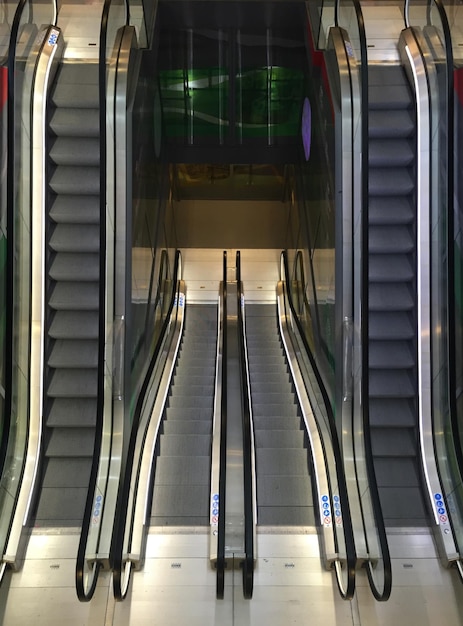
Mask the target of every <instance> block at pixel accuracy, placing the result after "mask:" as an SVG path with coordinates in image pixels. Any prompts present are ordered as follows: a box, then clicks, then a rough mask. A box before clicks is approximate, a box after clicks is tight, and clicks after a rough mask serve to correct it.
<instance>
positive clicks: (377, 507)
mask: <svg viewBox="0 0 463 626" xmlns="http://www.w3.org/2000/svg"><path fill="white" fill-rule="evenodd" d="M340 1H341V0H337V3H336V19H337V18H338V5H339V4H340ZM351 2H352V4H353V6H354V10H355V15H356V18H357V27H358V31H359V42H360V76H361V91H360V100H361V110H362V115H361V133H362V135H361V139H362V141H361V143H362V155H361V164H362V181H361V198H362V215H361V231H362V269H361V291H362V300H361V303H360V310H361V318H362V326H361V343H362V347H361V352H362V372H363V374H362V389H361V394H362V398H361V407H362V410H363V414H362V421H363V434H364V446H365V463H366V469H367V476H368V485H369V489H370V497H371V503H372V508H373V516H374V518H375V524H376V530H377V533H378V540H379V546H380V550H381V556H382V562H383V569H384V584H383V589H382V590H380V589H378V588H377V586H376V583H375V580H374V576H373V564H372V563H371V561H367V562H366V564H365V567H366V571H367V575H368V582H369V584H370V588H371V591H372V593H373V595H374V597H375V598H376V600H378V601H386V600H388V599H389V597H390V595H391V589H392V566H391V558H390V553H389V546H388V542H387V536H386V528H385V526H384V518H383V512H382V507H381V502H380V499H379V493H378V484H377V481H376V473H375V468H374V462H373V451H372V445H371V434H370V413H369V394H370V390H369V374H368V373H369V323H368V320H369V317H368V316H369V287H368V284H369V249H368V242H369V210H368V208H369V194H368V172H369V123H368V106H369V105H368V48H367V39H366V34H365V23H364V19H363V13H362V9H361V6H360V2H359V0H351ZM336 25H337V26H338V25H339V24H336Z"/></svg>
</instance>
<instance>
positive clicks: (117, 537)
mask: <svg viewBox="0 0 463 626" xmlns="http://www.w3.org/2000/svg"><path fill="white" fill-rule="evenodd" d="M179 270H180V251H179V250H176V253H175V261H174V267H173V273H172V274H173V280H172V292H171V296H170V302H169V308H168V311H167V315H166V317H165V319H164V322H163V325H162V330H161V332H160V334H159V337H158V340H157V342H156V345H155V347H154V350H153V355H152V357H151V360H150V363H149V366H148V369H147V372H146V375H145V378H144V380H143V383H142V386H141V389H140V393H139V394H138V399H137V404H136V407H135V411H134V416H133V421H132V428H131V432H130V439H129V444H128V450H127V454H126V457H125V459H124V460H123V468H122V471H121V475H122V476H123V479H122V486H121V489H120V491H119V496H118V503H117V513H116V522H115V525H114V526H115V528H114V539H113V545H112V549H111V553H112V554H111V563H112V568H113V591H114V597H115V599H116V600H117V601H121V600H124V598H125V596H126V594H127V590H128V587H129V585H128V584H124V583H123V573H122V570H123V550H124V537H125V531H126V521H127V509H128V503H129V500H130V485H131V478H132V470H133V467H134V465H135V449H136V443H137V436H138V428H139V425H140V419H141V415H142V409H143V404H144V401H145V397H146V394H147V392H148V386H149V383H150V380H151V376H152V373H153V370H154V368H155V366H156V363H157V361H158V359H159V355H160V353H161V350H162V346H163V343H164V338H165V335H166V333H167V332H168V329H169V326H170V323H171V317H172V311H173V308H174V305H175V303H176V302H178V301H179V285H180V277H179Z"/></svg>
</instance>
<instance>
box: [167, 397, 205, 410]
mask: <svg viewBox="0 0 463 626" xmlns="http://www.w3.org/2000/svg"><path fill="white" fill-rule="evenodd" d="M167 406H168V407H172V408H178V409H183V408H198V409H209V410H210V411H212V406H213V399H212V398H211V397H210V396H206V397H205V398H204V397H203V396H189V397H177V396H171V397H170V398H169V399H168V400H167Z"/></svg>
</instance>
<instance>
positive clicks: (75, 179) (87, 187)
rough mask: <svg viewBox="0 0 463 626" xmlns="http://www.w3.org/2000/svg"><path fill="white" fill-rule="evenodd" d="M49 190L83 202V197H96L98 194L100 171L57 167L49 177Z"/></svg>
mask: <svg viewBox="0 0 463 626" xmlns="http://www.w3.org/2000/svg"><path fill="white" fill-rule="evenodd" d="M50 188H51V189H52V190H53V191H54V192H55V193H56V194H64V195H71V196H72V195H75V196H79V197H80V201H81V202H85V199H84V198H83V196H97V195H99V193H100V169H99V168H98V167H84V166H80V167H76V166H71V165H58V167H57V168H56V170H55V171H54V172H53V174H52V176H51V179H50ZM92 202H93V200H92Z"/></svg>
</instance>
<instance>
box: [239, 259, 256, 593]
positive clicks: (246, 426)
mask: <svg viewBox="0 0 463 626" xmlns="http://www.w3.org/2000/svg"><path fill="white" fill-rule="evenodd" d="M236 282H237V299H238V302H237V306H238V335H239V361H240V375H241V402H242V418H243V475H244V555H245V556H244V561H243V563H242V568H243V595H244V597H245V598H246V599H250V598H252V592H253V588H254V521H255V520H254V504H253V500H254V498H253V478H252V474H253V463H252V447H251V442H252V441H253V436H252V423H251V407H250V403H249V397H250V396H249V382H248V381H249V378H248V375H247V372H248V366H247V359H246V349H245V329H244V318H243V285H242V282H241V255H240V252H239V250H238V251H237V253H236Z"/></svg>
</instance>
